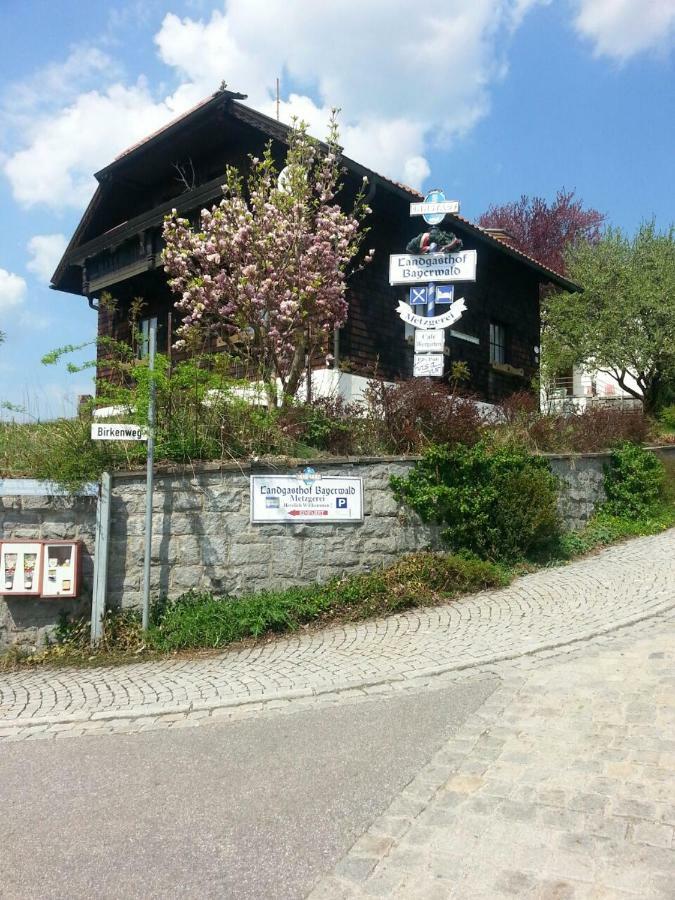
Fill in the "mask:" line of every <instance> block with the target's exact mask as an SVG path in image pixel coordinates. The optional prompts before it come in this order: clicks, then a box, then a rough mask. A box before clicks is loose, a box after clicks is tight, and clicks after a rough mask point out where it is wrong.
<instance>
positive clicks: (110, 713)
mask: <svg viewBox="0 0 675 900" xmlns="http://www.w3.org/2000/svg"><path fill="white" fill-rule="evenodd" d="M673 609H675V599H673V600H669V601H668V602H667V603H665V604H662V605H661V606H659V607H657V608H655V609H652V610H650V611H649V612H645V613H642V614H639V615H636V616H631V617H629V618H626V619H622V620H620V621H618V622H614V623H612V625H610V626H607V627H606V628H594V629H591V630H589V631H587V632H585V633H584V634H582V635H577V636H575V637H573V638H569V639H567V640H564V641H546V642H543V643H540V644H535V645H533V646H531V647H527V648H525V649H522V650H519V651H517V652H513V653H500V654H495V655H492V656H484V657H482V658H480V659H475V660H472V661H471V662H462V663H448V664H444V665H441V666H433V667H430V668H427V669H419V670H415V671H414V672H413V673H411V674H410V676H409V677H407V676H406V674H405V672H398V673H392V674H388V675H386V676H382V677H378V678H373V679H366V680H363V679H353V680H351V681H345V682H341V683H339V684H333V685H326V686H325V688H307V689H303V688H296V689H293V690H288V691H278V692H275V693H260V694H251V695H249V696H247V697H231V698H222V699H214V700H209V701H197V702H191V703H183V704H173V705H167V706H161V705H160V704H152V705H150V704H147V705H145V706H136V707H119V708H118V709H115V710H99V711H95V712H92V713H89V714H88V713H85V712H80V713H71V714H69V715H58V716H43V717H31V718H22V717H19V718H13V719H3V718H0V737H1V736H2V733H3V732H5V731H9V730H10V729H17V728H21V729H32V728H44V727H45V726H52V725H81V726H86V725H105V724H106V723H114V722H116V721H119V720H133V721H136V722H138V721H139V720H142V719H147V720H150V719H152V720H155V719H158V718H159V719H161V718H163V717H165V716H189V715H190V714H192V713H197V712H201V713H203V712H209V713H211V712H213V711H214V710H220V709H242V708H245V707H255V706H257V707H261V708H262V709H264V708H265V707H269V706H271V705H272V704H278V703H286V702H288V703H290V702H291V701H293V700H299V699H310V698H314V697H325V696H326V695H330V694H334V695H336V696H339V695H340V694H342V693H345V692H347V691H354V690H357V691H359V690H360V691H363V692H364V696H365V695H366V694H367V692H368V690H369V689H374V688H378V687H382V686H386V685H392V684H402V683H405V682H407V681H410V682H415V681H420V680H423V679H429V678H434V677H438V676H441V675H446V674H449V673H451V672H463V671H467V670H471V669H478V668H485V667H486V666H490V665H497V664H499V663H504V662H512V661H514V660H517V659H523V658H527V657H532V656H537V655H539V654H542V653H546V652H548V651H555V650H559V649H562V648H565V647H570V646H573V645H575V644H582V643H585V642H586V641H590V640H593V639H594V638H597V637H600V636H602V635H607V634H612V633H613V632H615V631H620V630H621V629H623V628H629V627H631V626H632V625H637V624H639V623H640V622H644V621H647V620H649V619H653V618H657V617H658V616H660V615H663V614H664V613H667V612H669V611H671V610H673Z"/></svg>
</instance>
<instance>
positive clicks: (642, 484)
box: [603, 443, 665, 516]
mask: <svg viewBox="0 0 675 900" xmlns="http://www.w3.org/2000/svg"><path fill="white" fill-rule="evenodd" d="M604 468H605V493H606V494H607V501H606V502H605V503H604V504H603V511H604V512H607V513H610V514H611V515H615V516H641V515H644V514H645V513H646V512H648V511H649V510H650V509H652V508H653V507H654V506H655V505H656V504H658V503H659V501H661V500H662V499H663V495H664V482H665V470H664V467H663V463H662V462H661V460H660V459H658V457H656V456H655V455H654V454H653V453H651V452H650V451H649V450H645V449H644V448H642V447H637V446H636V445H635V444H629V443H626V444H623V445H622V446H620V447H617V448H616V449H615V450H613V451H612V455H611V457H610V460H609V465H606V466H605V467H604Z"/></svg>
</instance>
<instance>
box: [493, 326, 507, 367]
mask: <svg viewBox="0 0 675 900" xmlns="http://www.w3.org/2000/svg"><path fill="white" fill-rule="evenodd" d="M490 362H491V363H505V362H506V329H505V328H504V326H503V325H497V323H496V322H490Z"/></svg>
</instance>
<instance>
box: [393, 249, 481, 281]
mask: <svg viewBox="0 0 675 900" xmlns="http://www.w3.org/2000/svg"><path fill="white" fill-rule="evenodd" d="M477 257H478V254H477V251H476V250H460V251H458V252H457V253H423V254H420V255H414V254H412V253H396V254H392V255H391V256H390V257H389V284H413V283H415V282H430V281H475V280H476V261H477Z"/></svg>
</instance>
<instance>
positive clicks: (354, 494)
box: [251, 468, 363, 524]
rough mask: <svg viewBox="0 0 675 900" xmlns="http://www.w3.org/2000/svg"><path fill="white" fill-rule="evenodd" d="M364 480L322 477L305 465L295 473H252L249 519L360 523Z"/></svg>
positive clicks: (259, 521) (253, 520) (260, 520)
mask: <svg viewBox="0 0 675 900" xmlns="http://www.w3.org/2000/svg"><path fill="white" fill-rule="evenodd" d="M362 520H363V480H362V479H361V478H343V477H341V476H332V475H325V476H322V475H320V474H317V473H316V472H314V470H313V469H310V468H307V469H305V470H304V472H299V473H298V474H297V475H251V522H253V523H254V524H257V523H262V522H286V523H288V524H297V523H299V522H318V523H327V522H338V523H339V522H342V523H346V522H360V521H362Z"/></svg>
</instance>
